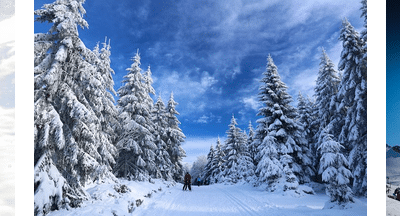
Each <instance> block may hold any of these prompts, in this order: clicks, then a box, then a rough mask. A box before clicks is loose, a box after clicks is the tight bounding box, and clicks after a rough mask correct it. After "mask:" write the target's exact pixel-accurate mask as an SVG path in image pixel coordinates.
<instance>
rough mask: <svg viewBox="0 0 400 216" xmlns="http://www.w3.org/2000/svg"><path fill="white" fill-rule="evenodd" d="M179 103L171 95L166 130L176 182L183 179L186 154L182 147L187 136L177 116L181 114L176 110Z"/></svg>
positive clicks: (168, 149)
mask: <svg viewBox="0 0 400 216" xmlns="http://www.w3.org/2000/svg"><path fill="white" fill-rule="evenodd" d="M177 104H178V103H177V102H175V101H174V95H173V93H171V96H170V99H169V101H168V105H167V113H166V116H167V123H168V127H167V130H166V133H167V141H166V143H167V151H168V153H169V155H170V158H171V162H172V165H173V166H174V169H173V170H174V176H173V178H174V179H175V180H176V181H180V180H182V179H183V175H184V173H183V166H182V158H183V157H186V152H185V150H183V148H182V147H181V145H182V142H184V141H185V140H184V139H185V138H186V137H185V135H184V134H183V132H182V130H181V129H180V128H179V124H180V122H179V120H178V118H177V117H176V115H179V113H178V112H177V111H176V110H175V106H176V105H177Z"/></svg>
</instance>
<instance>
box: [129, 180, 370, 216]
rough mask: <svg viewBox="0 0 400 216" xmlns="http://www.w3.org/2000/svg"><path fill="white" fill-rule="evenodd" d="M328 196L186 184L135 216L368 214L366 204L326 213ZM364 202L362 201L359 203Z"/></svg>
mask: <svg viewBox="0 0 400 216" xmlns="http://www.w3.org/2000/svg"><path fill="white" fill-rule="evenodd" d="M285 200H286V201H287V202H285ZM327 200H328V197H327V196H325V195H307V196H305V197H300V198H295V197H290V196H288V197H285V196H282V195H279V194H271V193H267V192H265V191H261V190H260V189H257V188H253V187H251V186H248V185H242V186H231V185H218V184H217V185H210V186H201V187H198V186H193V187H192V191H182V185H181V184H177V186H175V187H173V188H171V189H170V190H169V191H168V192H165V193H163V194H160V196H159V197H157V198H156V197H154V199H153V200H151V199H150V200H146V201H147V204H144V205H142V206H140V207H139V208H137V209H136V210H135V212H134V214H133V215H144V216H152V215H160V216H170V215H174V216H180V215H185V216H186V215H191V216H197V215H215V216H228V215H229V216H239V215H240V216H241V215H249V216H260V215H288V216H295V215H296V216H297V215H304V216H305V215H321V216H322V215H366V214H367V213H366V210H367V208H366V205H367V204H366V203H363V204H361V208H360V205H358V206H357V207H356V208H355V209H347V210H338V209H328V210H322V208H323V206H324V204H325V202H326V201H327ZM359 203H361V202H359Z"/></svg>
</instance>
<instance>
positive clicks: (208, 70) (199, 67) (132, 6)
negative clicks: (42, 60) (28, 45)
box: [35, 0, 363, 149]
mask: <svg viewBox="0 0 400 216" xmlns="http://www.w3.org/2000/svg"><path fill="white" fill-rule="evenodd" d="M51 2H53V1H51V0H50V1H49V0H45V1H44V0H36V1H35V9H39V8H41V6H42V5H43V4H44V3H51ZM84 7H85V9H86V12H87V15H86V16H85V17H84V18H85V19H86V20H87V22H88V23H89V29H85V30H79V31H80V37H81V39H82V40H83V42H84V43H85V44H86V46H87V47H94V46H95V44H96V43H97V42H98V41H104V37H105V36H107V37H108V38H110V39H111V47H112V48H111V52H112V54H111V61H112V62H111V66H112V67H113V69H114V70H115V72H116V74H115V76H114V81H115V89H118V88H119V87H120V86H121V81H122V79H123V78H122V77H123V76H124V75H125V74H126V70H125V69H126V68H128V67H130V65H131V61H130V59H131V58H132V57H133V56H134V54H135V53H136V50H137V49H139V52H140V53H141V63H142V68H143V69H146V68H147V66H148V65H150V66H151V70H152V74H153V79H154V84H153V86H154V88H155V90H156V92H157V94H161V96H162V98H163V100H164V103H165V104H166V103H167V101H168V98H169V94H170V92H173V93H174V98H175V100H176V101H177V102H178V103H179V105H178V106H177V110H178V112H180V114H181V115H180V116H179V119H180V121H181V122H182V125H181V127H182V130H183V132H184V133H185V134H186V136H187V137H188V139H190V138H191V137H215V140H216V137H217V136H218V135H220V136H224V134H225V131H226V130H227V129H228V124H229V122H230V119H231V116H232V115H235V117H237V118H238V123H239V127H241V128H242V129H247V125H248V122H249V121H250V120H251V121H252V123H253V126H254V127H255V126H256V123H255V121H256V119H257V117H256V113H257V109H258V108H259V107H260V106H261V105H260V104H259V103H258V98H257V94H258V87H259V85H260V83H259V80H260V79H261V78H262V76H263V75H262V73H263V72H264V71H265V68H266V63H267V61H266V58H267V56H268V54H271V56H272V58H273V59H274V62H275V64H276V65H277V67H278V72H279V73H280V76H281V78H282V80H283V82H285V83H286V84H287V85H288V87H289V89H288V92H289V93H290V94H291V95H292V97H293V100H294V103H293V104H294V105H296V104H297V101H296V98H297V95H298V92H299V91H302V94H303V95H307V94H308V95H309V96H312V95H313V93H314V90H313V89H314V86H315V80H316V78H317V73H318V68H319V62H320V60H319V57H320V55H321V49H322V47H324V48H325V50H326V51H327V54H328V55H329V56H330V58H331V59H332V61H333V62H334V64H335V65H336V66H337V63H338V61H339V57H340V52H341V44H340V42H339V41H338V37H339V32H340V29H341V22H342V19H343V18H345V17H347V18H348V20H349V21H350V22H351V23H352V25H353V26H354V27H355V28H356V29H360V30H361V29H362V25H363V19H362V18H360V15H361V12H360V10H359V8H360V7H361V4H360V1H359V0H338V1H331V0H326V1H321V0H319V1H278V0H268V1H255V0H246V1H244V0H243V1H242V0H221V1H211V0H201V1H198V0H177V1H151V0H145V1H135V2H133V1H129V0H125V1H119V2H118V3H114V2H112V1H105V0H96V1H86V3H85V4H84ZM49 27H50V26H48V25H43V24H38V23H37V24H35V32H47V31H48V29H49ZM210 144H211V143H210ZM210 144H209V145H208V147H207V149H208V148H209V146H210Z"/></svg>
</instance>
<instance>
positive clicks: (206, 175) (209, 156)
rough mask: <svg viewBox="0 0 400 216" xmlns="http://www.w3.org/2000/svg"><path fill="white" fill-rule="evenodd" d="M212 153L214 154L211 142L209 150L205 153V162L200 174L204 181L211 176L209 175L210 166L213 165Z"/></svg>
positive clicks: (208, 179)
mask: <svg viewBox="0 0 400 216" xmlns="http://www.w3.org/2000/svg"><path fill="white" fill-rule="evenodd" d="M214 155H215V151H214V147H213V145H212V144H211V147H210V151H209V152H208V154H207V164H206V166H205V167H204V173H203V174H202V176H203V177H204V181H205V182H208V181H210V178H211V177H212V176H211V172H212V168H213V167H214V166H215V164H213V161H214Z"/></svg>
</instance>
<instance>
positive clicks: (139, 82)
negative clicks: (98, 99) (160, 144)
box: [115, 52, 157, 181]
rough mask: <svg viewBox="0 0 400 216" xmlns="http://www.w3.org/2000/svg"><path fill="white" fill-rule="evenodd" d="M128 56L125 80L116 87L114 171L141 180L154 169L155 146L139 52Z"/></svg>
mask: <svg viewBox="0 0 400 216" xmlns="http://www.w3.org/2000/svg"><path fill="white" fill-rule="evenodd" d="M132 60H133V63H132V65H131V67H130V68H128V69H127V71H128V74H127V75H126V76H124V80H123V83H125V84H124V85H123V86H121V87H120V89H118V94H119V96H120V98H119V100H118V106H119V109H120V119H121V120H120V122H121V127H122V129H121V130H122V131H121V134H120V135H119V139H118V142H117V148H118V151H119V157H118V159H117V165H116V167H115V173H116V174H117V175H118V176H121V177H124V178H129V179H135V180H141V181H143V180H147V179H149V178H150V177H155V175H156V173H157V166H156V164H155V160H154V159H155V156H156V154H155V153H154V151H155V150H156V149H157V146H156V145H155V144H154V134H153V131H154V128H153V123H152V120H151V105H149V103H148V102H149V101H148V93H149V92H148V88H147V87H146V85H145V83H144V80H143V76H142V73H141V69H140V56H139V52H137V53H136V55H135V57H133V59H132Z"/></svg>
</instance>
